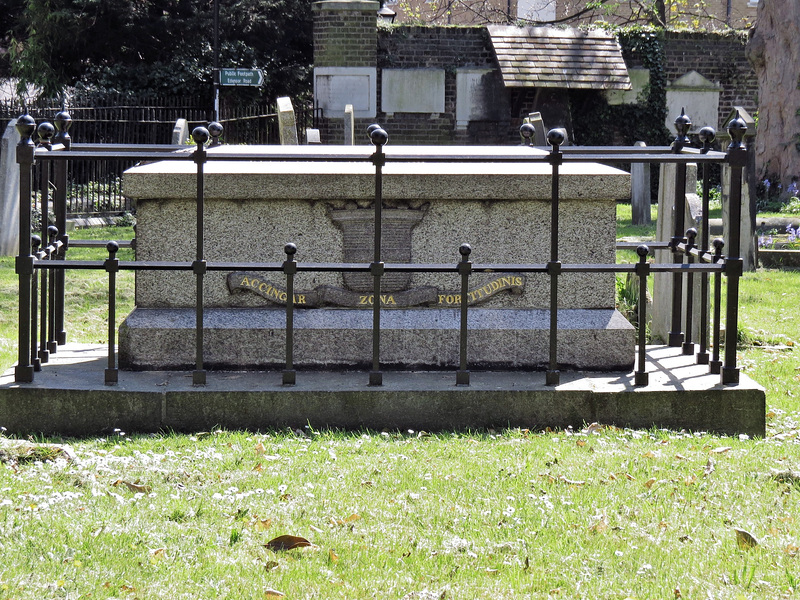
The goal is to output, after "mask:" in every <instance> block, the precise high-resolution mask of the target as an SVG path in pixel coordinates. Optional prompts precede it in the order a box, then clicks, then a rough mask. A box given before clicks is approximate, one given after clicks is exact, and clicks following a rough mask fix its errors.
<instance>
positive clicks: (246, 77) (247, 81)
mask: <svg viewBox="0 0 800 600" xmlns="http://www.w3.org/2000/svg"><path fill="white" fill-rule="evenodd" d="M263 83H264V73H263V71H262V70H261V69H220V70H219V84H220V85H225V86H256V87H257V86H260V85H262V84H263Z"/></svg>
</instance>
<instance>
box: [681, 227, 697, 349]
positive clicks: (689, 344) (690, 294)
mask: <svg viewBox="0 0 800 600" xmlns="http://www.w3.org/2000/svg"><path fill="white" fill-rule="evenodd" d="M696 240H697V229H695V228H694V227H690V228H689V229H687V230H686V257H687V258H686V262H687V263H688V264H689V265H692V264H694V258H693V257H692V254H691V252H692V250H693V249H694V247H695V241H696ZM693 311H694V275H693V274H692V271H691V270H689V272H688V273H687V274H686V329H685V330H684V331H685V332H686V337H685V341H684V342H683V346H682V351H683V354H685V355H687V356H688V355H691V354H694V341H692V328H693V325H694V323H693V318H694V314H693Z"/></svg>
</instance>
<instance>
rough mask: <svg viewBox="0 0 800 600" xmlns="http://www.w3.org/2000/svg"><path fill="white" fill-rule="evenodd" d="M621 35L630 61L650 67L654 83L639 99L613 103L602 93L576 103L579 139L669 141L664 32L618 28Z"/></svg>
mask: <svg viewBox="0 0 800 600" xmlns="http://www.w3.org/2000/svg"><path fill="white" fill-rule="evenodd" d="M616 34H617V39H618V40H619V43H620V46H621V47H622V52H623V56H624V57H625V59H626V61H627V62H629V63H630V62H639V63H641V64H642V66H643V67H645V68H646V69H648V70H649V71H650V84H649V86H648V88H647V89H646V90H645V92H644V93H643V94H642V96H641V97H640V98H639V102H637V103H636V104H621V105H617V106H610V105H609V104H608V103H607V102H606V101H605V99H604V98H603V97H602V96H601V95H600V94H599V93H596V92H595V93H594V94H593V98H592V101H584V102H582V103H581V104H580V105H577V104H574V105H573V106H572V112H573V122H574V126H575V137H576V143H578V144H581V145H588V146H593V145H608V144H611V143H621V144H623V145H629V146H632V145H633V144H634V143H635V142H637V141H643V142H645V143H646V144H647V145H648V146H663V145H665V144H667V143H669V140H670V132H669V131H667V129H666V128H665V127H664V120H665V118H666V115H667V95H666V89H667V78H666V74H665V71H664V32H663V31H662V30H657V29H653V28H650V27H641V26H634V27H626V28H622V29H619V30H617V32H616Z"/></svg>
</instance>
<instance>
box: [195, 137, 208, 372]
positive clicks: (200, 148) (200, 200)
mask: <svg viewBox="0 0 800 600" xmlns="http://www.w3.org/2000/svg"><path fill="white" fill-rule="evenodd" d="M208 138H209V133H208V130H207V129H206V128H205V127H196V128H195V129H194V131H192V139H193V140H194V142H195V144H197V148H196V149H195V151H194V162H195V164H196V165H197V234H196V237H197V245H196V253H195V260H194V262H193V263H192V272H193V273H194V275H195V279H196V284H197V286H196V287H197V292H196V298H195V368H194V372H193V373H192V383H193V384H194V385H205V383H206V371H205V369H204V368H203V280H204V276H205V273H206V261H205V248H204V242H203V216H204V212H205V189H204V188H205V180H204V177H203V166H204V165H205V163H206V158H207V156H206V149H205V143H206V142H207V141H208Z"/></svg>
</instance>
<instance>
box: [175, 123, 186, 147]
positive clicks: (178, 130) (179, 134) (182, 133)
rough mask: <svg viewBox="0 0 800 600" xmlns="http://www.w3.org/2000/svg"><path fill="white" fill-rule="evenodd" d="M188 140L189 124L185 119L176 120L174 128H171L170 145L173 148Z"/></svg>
mask: <svg viewBox="0 0 800 600" xmlns="http://www.w3.org/2000/svg"><path fill="white" fill-rule="evenodd" d="M188 139H189V123H188V122H187V121H186V119H178V120H177V121H175V127H173V128H172V144H173V146H182V145H183V144H185V143H186V142H187V140H188Z"/></svg>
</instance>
